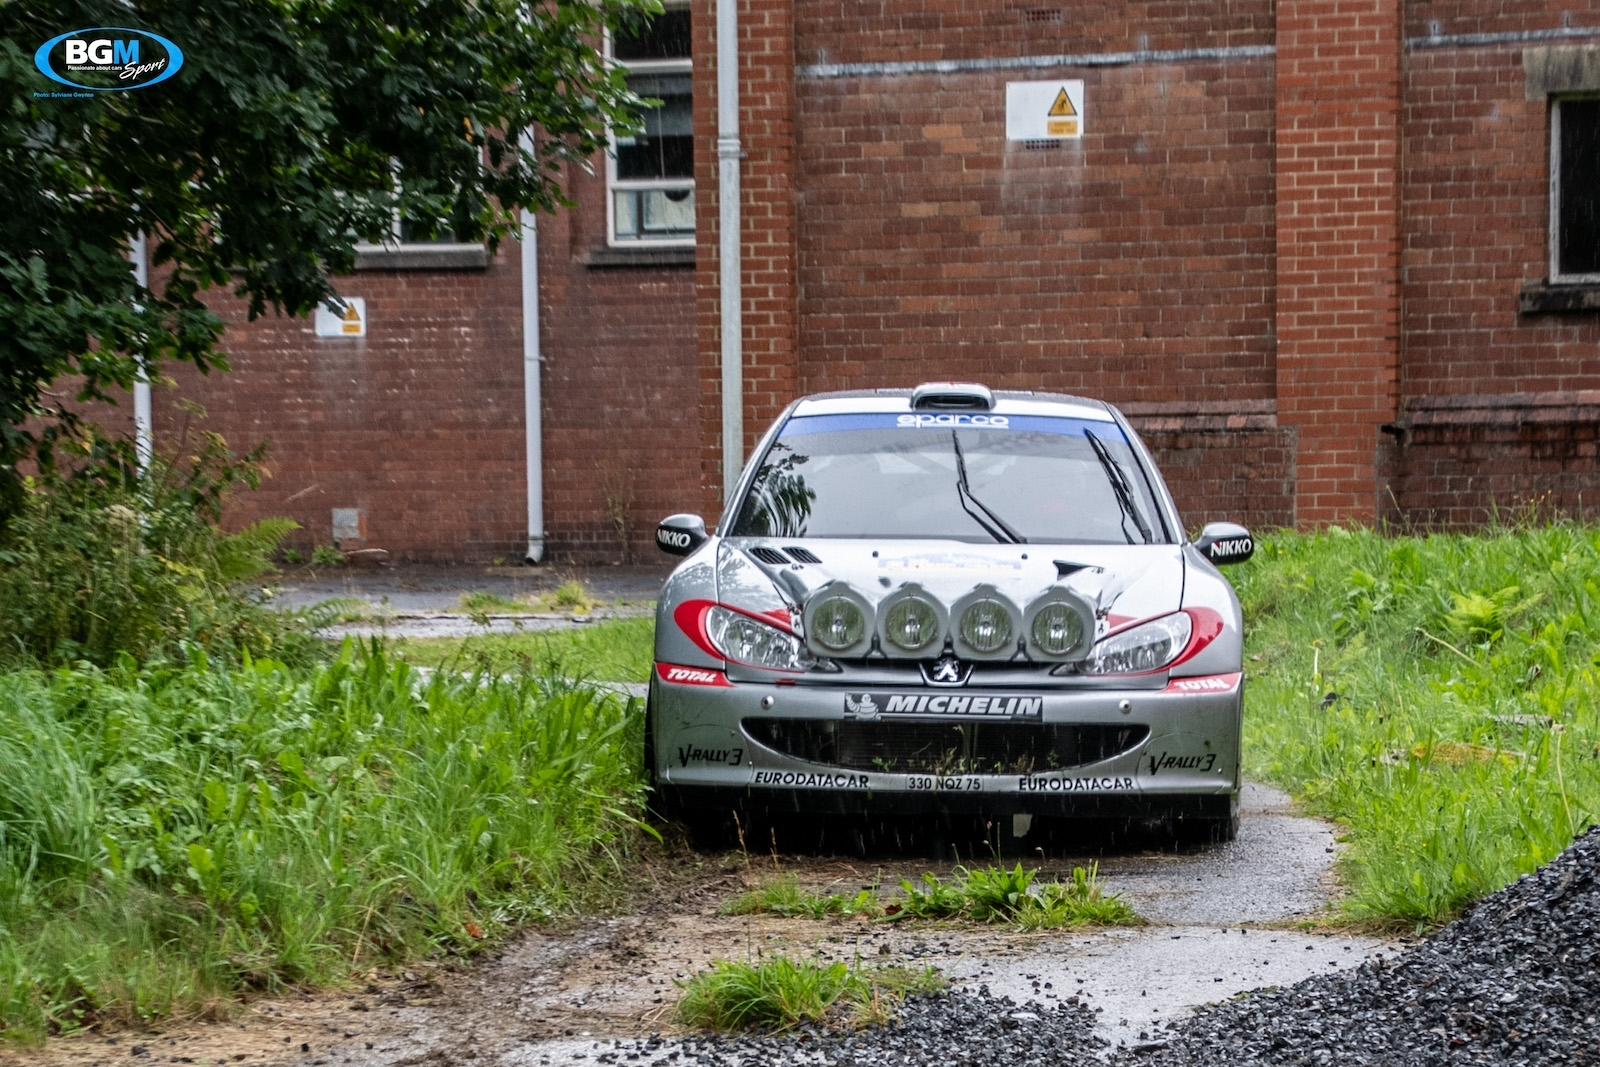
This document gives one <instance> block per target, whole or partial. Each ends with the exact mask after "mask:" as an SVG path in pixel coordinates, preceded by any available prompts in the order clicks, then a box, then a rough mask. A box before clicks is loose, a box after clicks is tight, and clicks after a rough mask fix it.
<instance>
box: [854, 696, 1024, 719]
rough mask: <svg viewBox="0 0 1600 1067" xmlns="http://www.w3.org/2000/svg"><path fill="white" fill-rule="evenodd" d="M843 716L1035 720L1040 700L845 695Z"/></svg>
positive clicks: (1002, 697)
mask: <svg viewBox="0 0 1600 1067" xmlns="http://www.w3.org/2000/svg"><path fill="white" fill-rule="evenodd" d="M844 711H845V714H846V715H849V716H852V717H854V718H857V719H876V718H877V717H878V716H880V715H981V716H984V717H990V718H1004V719H1020V718H1032V719H1037V718H1039V716H1041V715H1042V714H1044V697H1041V696H1017V695H1007V694H1000V695H991V696H972V695H970V694H959V695H958V694H954V693H846V694H845V695H844Z"/></svg>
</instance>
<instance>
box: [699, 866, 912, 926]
mask: <svg viewBox="0 0 1600 1067" xmlns="http://www.w3.org/2000/svg"><path fill="white" fill-rule="evenodd" d="M882 912H883V906H882V905H881V904H880V903H879V902H878V897H877V894H876V893H874V892H873V891H872V890H870V889H863V890H861V891H859V892H857V893H854V894H851V895H849V896H846V895H844V894H842V893H812V892H808V891H807V890H805V889H802V888H801V887H800V879H799V878H798V877H796V876H795V875H792V874H790V875H785V876H784V877H781V878H778V879H776V880H775V881H771V882H768V883H767V884H765V885H762V886H756V887H755V888H752V889H747V890H745V891H744V892H743V893H740V894H739V895H738V896H737V897H734V898H733V899H732V900H730V901H729V902H728V903H726V904H724V905H723V906H722V907H720V908H718V909H717V914H718V915H761V914H766V915H782V916H786V917H794V916H803V917H805V918H808V919H826V918H828V917H829V916H830V915H867V916H873V917H876V916H877V915H880V914H882Z"/></svg>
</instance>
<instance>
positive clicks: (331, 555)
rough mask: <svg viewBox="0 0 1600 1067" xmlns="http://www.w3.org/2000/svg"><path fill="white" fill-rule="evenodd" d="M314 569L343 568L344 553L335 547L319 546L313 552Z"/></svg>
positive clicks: (312, 563)
mask: <svg viewBox="0 0 1600 1067" xmlns="http://www.w3.org/2000/svg"><path fill="white" fill-rule="evenodd" d="M311 565H312V566H313V567H343V566H344V553H343V552H340V551H339V549H338V548H337V547H336V546H334V545H318V546H317V547H316V548H313V549H312V550H311Z"/></svg>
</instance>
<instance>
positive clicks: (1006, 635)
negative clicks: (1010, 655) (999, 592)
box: [961, 598, 1011, 652]
mask: <svg viewBox="0 0 1600 1067" xmlns="http://www.w3.org/2000/svg"><path fill="white" fill-rule="evenodd" d="M961 640H963V641H965V642H966V643H967V645H968V646H969V647H971V648H972V649H973V650H974V651H976V652H994V651H996V650H998V649H1001V648H1004V647H1005V645H1006V642H1008V641H1010V640H1011V613H1010V612H1009V611H1007V610H1006V606H1005V605H1004V604H1002V603H1000V601H998V600H989V599H987V598H986V599H983V600H974V601H973V602H972V603H971V604H968V605H967V608H966V610H965V611H963V612H962V613H961Z"/></svg>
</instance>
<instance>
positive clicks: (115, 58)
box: [33, 26, 183, 93]
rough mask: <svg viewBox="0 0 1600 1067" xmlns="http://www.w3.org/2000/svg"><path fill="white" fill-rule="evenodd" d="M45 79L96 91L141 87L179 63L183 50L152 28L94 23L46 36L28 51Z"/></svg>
mask: <svg viewBox="0 0 1600 1067" xmlns="http://www.w3.org/2000/svg"><path fill="white" fill-rule="evenodd" d="M33 65H34V66H36V67H38V68H39V73H40V74H43V75H44V76H45V77H46V78H49V79H50V80H51V81H57V82H60V83H61V84H62V85H70V86H71V87H72V88H74V89H88V90H90V91H92V92H97V93H108V92H124V91H126V90H128V89H145V88H148V87H150V86H152V85H155V84H156V83H157V82H164V81H166V80H167V79H168V78H170V77H172V76H173V75H174V74H176V73H178V68H179V67H181V66H183V50H182V49H180V48H179V47H178V46H177V45H175V44H173V43H172V42H171V41H169V40H167V39H166V38H165V37H163V36H161V35H160V34H158V33H151V32H150V31H149V30H135V29H129V28H128V27H126V26H96V27H93V28H91V29H85V30H71V31H69V32H67V33H63V34H60V35H59V36H56V37H52V38H50V39H49V40H48V41H46V42H45V43H44V44H42V45H40V46H39V50H38V51H36V52H34V54H33Z"/></svg>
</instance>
